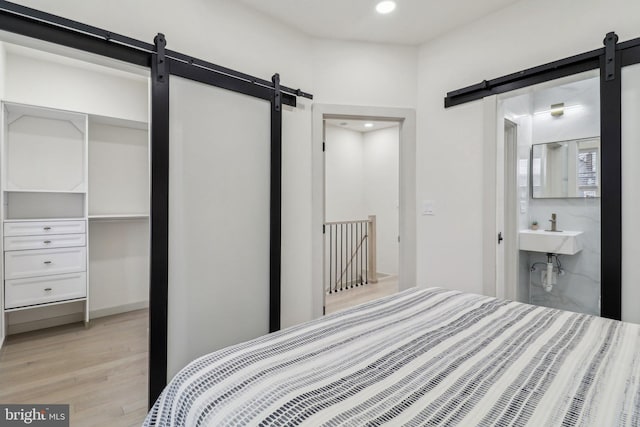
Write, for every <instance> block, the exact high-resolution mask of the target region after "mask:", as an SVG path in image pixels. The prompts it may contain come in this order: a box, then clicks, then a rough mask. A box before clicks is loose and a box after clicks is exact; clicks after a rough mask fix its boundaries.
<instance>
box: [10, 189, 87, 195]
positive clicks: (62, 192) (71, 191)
mask: <svg viewBox="0 0 640 427" xmlns="http://www.w3.org/2000/svg"><path fill="white" fill-rule="evenodd" d="M3 191H5V192H7V193H60V194H85V193H86V192H87V190H81V191H79V190H69V191H65V190H38V189H35V190H31V189H24V190H21V189H18V188H5V189H4V190H3Z"/></svg>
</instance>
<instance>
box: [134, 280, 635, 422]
mask: <svg viewBox="0 0 640 427" xmlns="http://www.w3.org/2000/svg"><path fill="white" fill-rule="evenodd" d="M240 425H260V426H292V425H309V426H325V425H326V426H337V425H348V426H359V425H370V426H377V425H389V426H401V425H406V426H434V425H438V426H455V425H460V426H512V425H513V426H525V425H527V426H536V427H538V426H574V425H582V426H597V427H605V426H639V425H640V325H634V324H629V323H624V322H618V321H614V320H609V319H604V318H599V317H594V316H589V315H584V314H577V313H572V312H567V311H561V310H555V309H549V308H544V307H537V306H532V305H527V304H521V303H517V302H513V301H505V300H500V299H496V298H491V297H486V296H480V295H474V294H467V293H462V292H456V291H449V290H445V289H440V288H430V289H412V290H408V291H405V292H401V293H399V294H396V295H393V296H390V297H387V298H383V299H380V300H376V301H372V302H370V303H366V304H363V305H360V306H357V307H354V308H352V309H349V310H346V311H343V312H340V313H336V314H333V315H330V316H326V317H324V318H322V319H317V320H314V321H311V322H308V323H304V324H301V325H298V326H295V327H292V328H288V329H285V330H282V331H279V332H277V333H273V334H270V335H267V336H264V337H260V338H257V339H255V340H252V341H249V342H246V343H242V344H239V345H236V346H233V347H229V348H226V349H223V350H220V351H217V352H214V353H211V354H208V355H206V356H203V357H201V358H199V359H196V360H194V361H193V362H192V363H190V364H189V365H188V366H186V367H185V368H184V369H183V370H182V371H180V372H179V373H178V374H177V375H176V376H175V377H174V378H173V380H172V381H171V382H170V383H169V384H168V385H167V387H166V388H165V390H164V391H163V393H162V394H161V396H160V397H159V398H158V400H157V401H156V403H155V405H154V406H153V408H152V409H151V411H150V412H149V414H148V416H147V418H146V420H145V422H144V426H149V427H150V426H240Z"/></svg>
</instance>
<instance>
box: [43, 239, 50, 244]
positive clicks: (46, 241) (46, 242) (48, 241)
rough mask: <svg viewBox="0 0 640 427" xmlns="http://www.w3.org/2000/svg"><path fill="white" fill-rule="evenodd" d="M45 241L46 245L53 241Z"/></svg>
mask: <svg viewBox="0 0 640 427" xmlns="http://www.w3.org/2000/svg"><path fill="white" fill-rule="evenodd" d="M43 243H44V244H45V245H48V244H49V243H51V240H45V241H44V242H43Z"/></svg>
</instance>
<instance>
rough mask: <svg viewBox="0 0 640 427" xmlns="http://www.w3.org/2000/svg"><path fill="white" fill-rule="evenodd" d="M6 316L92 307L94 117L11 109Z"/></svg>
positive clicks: (5, 143)
mask: <svg viewBox="0 0 640 427" xmlns="http://www.w3.org/2000/svg"><path fill="white" fill-rule="evenodd" d="M2 113H3V114H2V116H3V124H4V125H3V129H4V132H3V138H2V143H1V144H0V145H1V146H2V150H1V151H2V159H3V162H2V201H3V203H2V219H3V250H4V253H3V259H4V310H5V313H7V312H12V311H19V310H26V309H29V308H31V307H42V306H45V305H55V304H62V303H70V302H79V301H82V302H84V320H85V322H87V321H88V319H89V304H88V295H89V294H88V289H87V264H88V260H87V247H86V244H87V218H86V213H87V188H88V186H87V116H86V115H85V114H78V113H71V112H66V111H60V110H53V109H47V108H40V107H34V106H27V105H19V104H12V103H3V105H2Z"/></svg>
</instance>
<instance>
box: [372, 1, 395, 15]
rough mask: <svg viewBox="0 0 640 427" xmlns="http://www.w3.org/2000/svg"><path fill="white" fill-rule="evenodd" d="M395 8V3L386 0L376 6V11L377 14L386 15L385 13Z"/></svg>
mask: <svg viewBox="0 0 640 427" xmlns="http://www.w3.org/2000/svg"><path fill="white" fill-rule="evenodd" d="M395 8H396V2H394V1H390V0H386V1H381V2H380V3H378V4H377V6H376V11H377V12H378V13H382V14H386V13H391V12H393V11H394V10H395Z"/></svg>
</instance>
